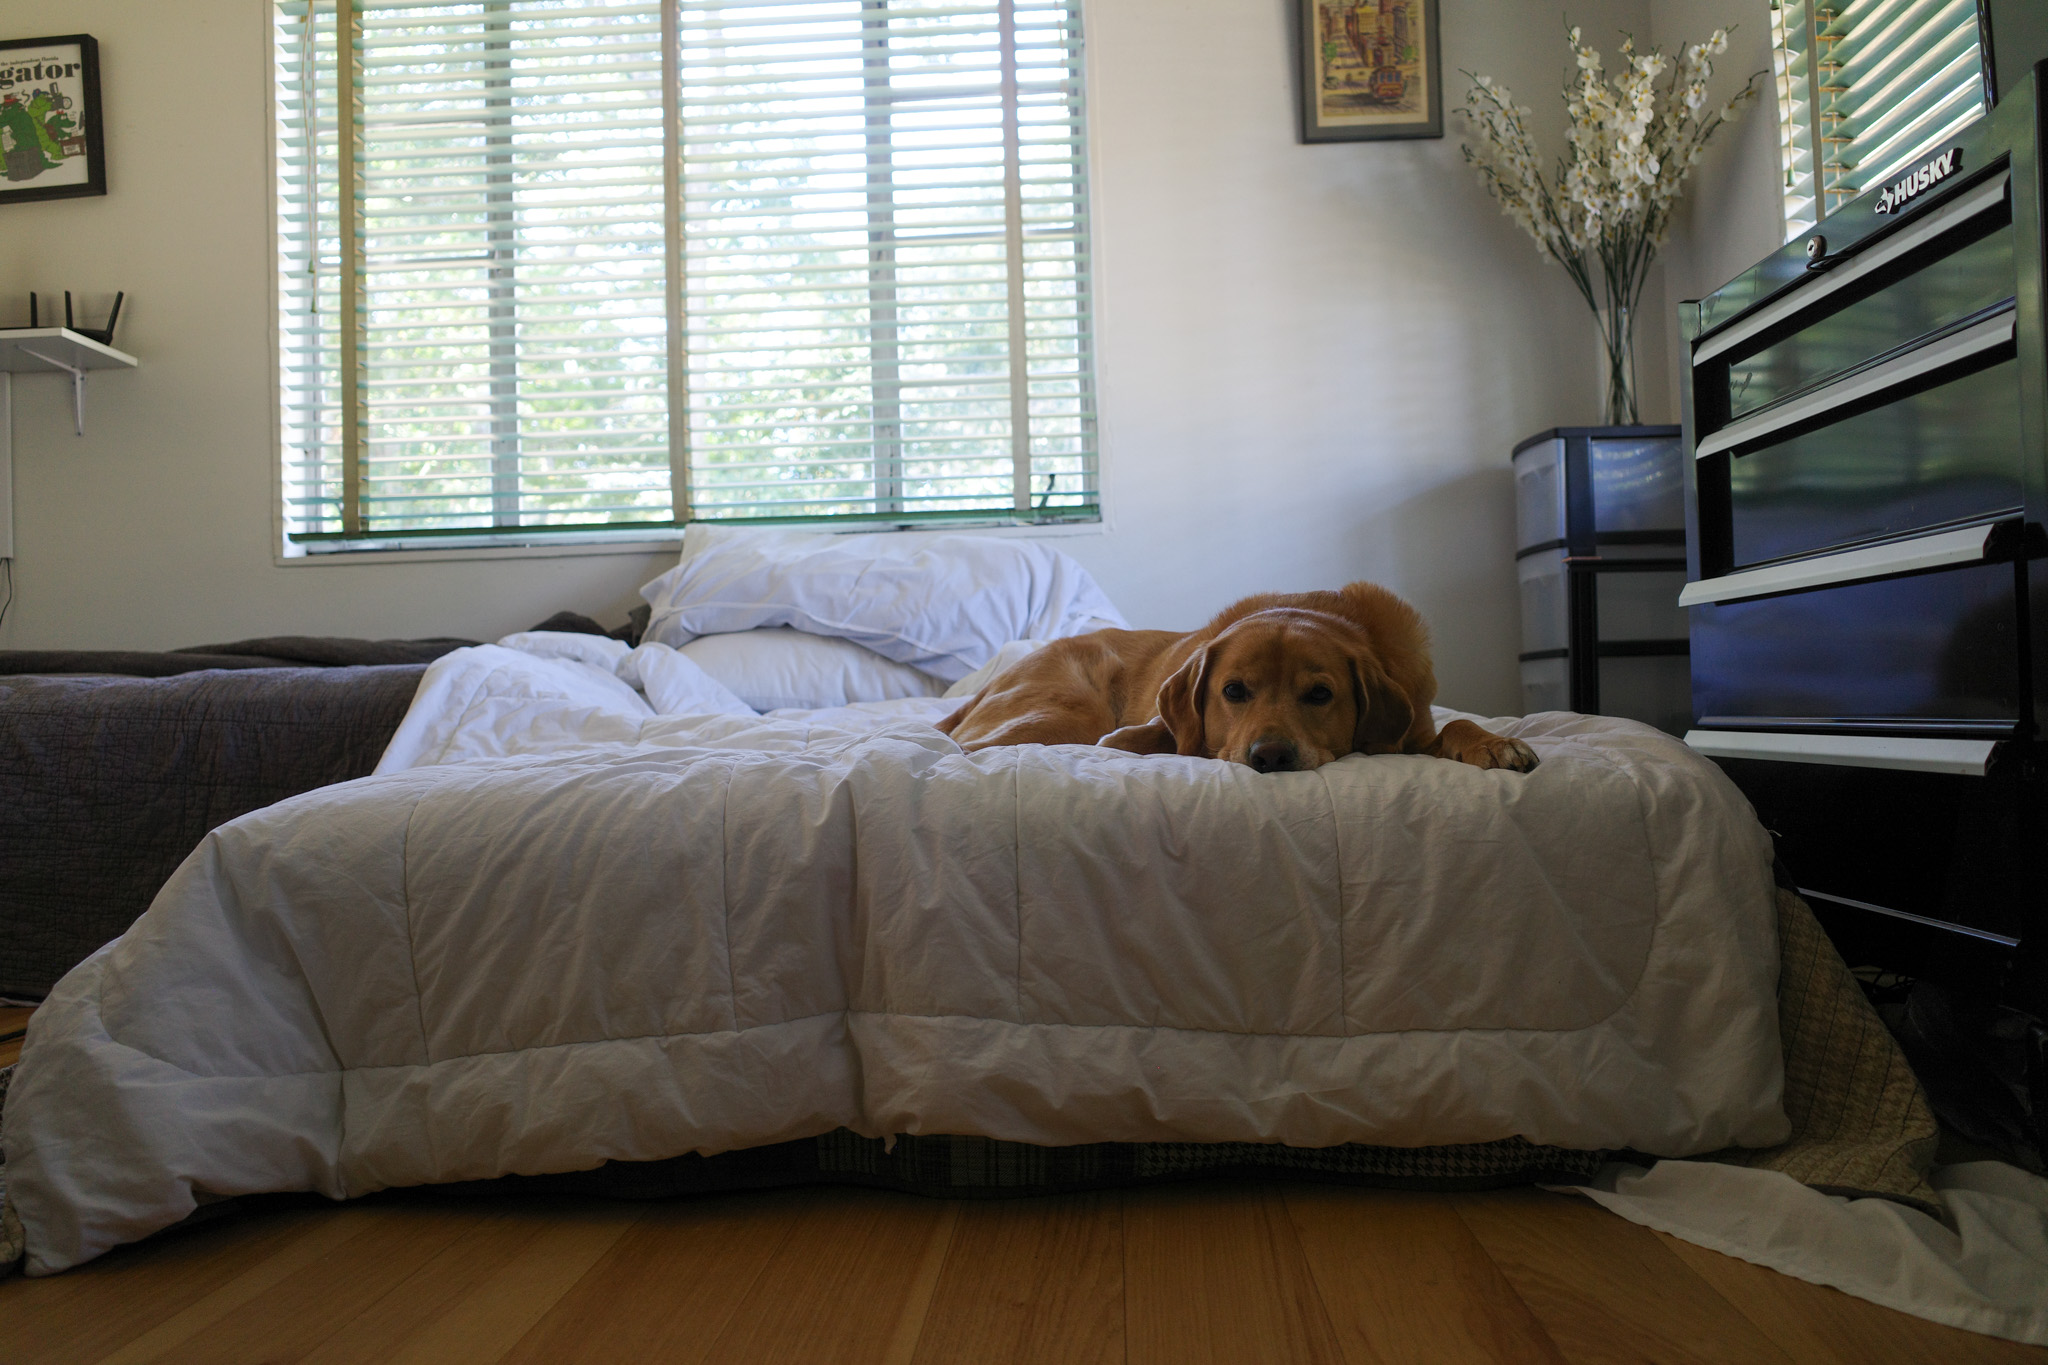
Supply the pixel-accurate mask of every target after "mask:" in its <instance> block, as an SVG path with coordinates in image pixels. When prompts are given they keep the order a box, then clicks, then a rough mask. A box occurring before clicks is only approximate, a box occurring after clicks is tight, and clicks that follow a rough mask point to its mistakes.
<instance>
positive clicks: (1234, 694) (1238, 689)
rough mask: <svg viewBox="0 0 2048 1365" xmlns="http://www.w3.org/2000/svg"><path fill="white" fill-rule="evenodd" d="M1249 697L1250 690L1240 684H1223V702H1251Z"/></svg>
mask: <svg viewBox="0 0 2048 1365" xmlns="http://www.w3.org/2000/svg"><path fill="white" fill-rule="evenodd" d="M1251 695H1252V690H1251V689H1250V688H1249V687H1246V686H1245V685H1244V684H1243V683H1241V682H1227V683H1225V684H1223V700H1225V701H1249V700H1251Z"/></svg>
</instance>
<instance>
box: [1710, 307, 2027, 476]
mask: <svg viewBox="0 0 2048 1365" xmlns="http://www.w3.org/2000/svg"><path fill="white" fill-rule="evenodd" d="M2017 321H2018V319H2017V317H2016V316H2015V314H2014V313H2013V311H2012V309H2010V308H2007V309H2006V310H2005V311H2004V312H2002V313H2000V314H1998V315H1997V316H1996V317H1988V318H1985V319H1984V320H1983V321H1982V322H1979V323H1976V324H1974V325H1972V326H1969V327H1965V328H1964V329H1963V330H1962V331H1960V332H1955V333H1951V334H1950V335H1948V336H1945V337H1943V338H1941V339H1940V340H1939V341H1930V342H1928V343H1927V344H1926V345H1924V346H1918V347H1915V348H1914V349H1913V350H1910V351H1907V352H1906V353H1905V354H1903V355H1899V356H1894V357H1893V358H1892V359H1890V360H1887V361H1885V362H1883V363H1882V364H1878V365H1873V366H1871V367H1870V368H1869V369H1867V370H1863V371H1860V372H1859V373H1856V374H1852V375H1850V376H1849V377H1848V378H1847V379H1838V380H1836V381H1835V382H1834V383H1832V384H1829V385H1828V386H1827V387H1826V388H1822V389H1816V390H1815V391H1813V392H1812V393H1809V394H1804V395H1802V396H1800V397H1797V398H1792V399H1789V400H1787V401H1785V402H1783V403H1779V404H1777V405H1776V406H1774V407H1768V408H1765V409H1764V410H1763V411H1762V412H1759V413H1756V414H1755V415H1753V416H1750V417H1745V418H1743V419H1742V420H1741V421H1739V422H1730V423H1729V424H1728V425H1727V426H1725V427H1722V428H1721V429H1720V430H1719V431H1717V432H1715V433H1714V434H1713V435H1711V436H1709V437H1707V438H1706V439H1704V440H1702V441H1701V442H1700V444H1699V449H1698V450H1697V451H1695V452H1694V455H1695V457H1696V458H1698V459H1702V460H1704V459H1705V458H1706V457H1707V456H1709V455H1718V454H1720V453H1721V452H1722V451H1724V450H1730V449H1733V448H1734V447H1736V446H1740V445H1750V444H1752V443H1754V442H1756V441H1760V440H1762V439H1763V438H1764V437H1766V436H1769V435H1770V434H1771V433H1772V432H1775V431H1783V430H1785V429H1786V428H1787V427H1792V426H1797V425H1799V424H1800V423H1802V422H1809V421H1812V420H1813V419H1815V418H1817V417H1824V416H1826V415H1827V414H1828V413H1830V412H1832V411H1834V410H1835V409H1837V408H1841V407H1846V406H1848V405H1849V404H1851V403H1854V402H1857V401H1858V400H1860V399H1864V398H1870V397H1873V396H1875V395H1877V394H1881V393H1883V392H1884V391H1885V390H1886V389H1891V388H1895V387H1897V386H1899V385H1901V384H1904V383H1907V382H1908V381H1910V380H1914V379H1917V378H1919V377H1920V376H1921V375H1924V374H1932V373H1933V372H1934V371H1936V370H1939V369H1943V368H1946V367H1947V366H1950V365H1954V364H1956V363H1958V362H1959V361H1964V360H1968V359H1969V358H1970V357H1971V356H1973V355H1981V354H1983V353H1984V352H1985V351H1992V350H1996V349H1998V348H1999V347H2001V346H2010V345H2012V342H2013V335H2014V332H2015V329H2016V324H2017Z"/></svg>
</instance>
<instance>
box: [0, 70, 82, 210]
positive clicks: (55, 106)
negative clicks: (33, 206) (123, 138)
mask: <svg viewBox="0 0 2048 1365" xmlns="http://www.w3.org/2000/svg"><path fill="white" fill-rule="evenodd" d="M106 192H107V157H106V143H105V132H104V128H103V125H102V123H101V119H100V46H99V43H98V42H97V41H95V40H94V38H93V37H92V35H91V34H88V33H72V34H66V35H63V36H61V37H56V38H10V39H7V40H5V41H0V204H22V203H28V202H30V201H33V200H41V199H71V198H76V197H78V196H81V195H89V194H105V193H106Z"/></svg>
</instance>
